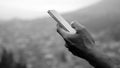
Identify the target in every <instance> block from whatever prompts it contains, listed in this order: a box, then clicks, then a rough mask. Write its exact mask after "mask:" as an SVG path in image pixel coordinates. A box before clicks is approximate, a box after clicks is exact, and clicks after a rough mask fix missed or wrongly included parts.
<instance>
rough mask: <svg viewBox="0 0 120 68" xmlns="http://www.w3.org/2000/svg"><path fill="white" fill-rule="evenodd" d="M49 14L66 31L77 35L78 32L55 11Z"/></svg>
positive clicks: (49, 11)
mask: <svg viewBox="0 0 120 68" xmlns="http://www.w3.org/2000/svg"><path fill="white" fill-rule="evenodd" d="M48 14H49V15H50V16H51V17H52V18H53V19H54V20H55V21H56V22H57V23H58V24H59V25H61V26H62V27H63V28H64V29H66V30H67V31H68V32H70V33H72V34H75V33H76V30H75V29H73V28H72V27H71V25H70V24H69V23H68V22H67V21H66V20H65V19H64V18H63V17H62V16H61V15H60V14H59V13H57V12H56V11H55V10H48Z"/></svg>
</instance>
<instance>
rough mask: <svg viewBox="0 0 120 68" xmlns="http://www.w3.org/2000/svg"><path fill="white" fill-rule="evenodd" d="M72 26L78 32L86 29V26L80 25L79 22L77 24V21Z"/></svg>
mask: <svg viewBox="0 0 120 68" xmlns="http://www.w3.org/2000/svg"><path fill="white" fill-rule="evenodd" d="M71 26H72V27H73V28H74V29H75V30H77V31H78V30H81V29H83V28H85V26H83V25H82V24H80V23H79V22H76V21H72V22H71Z"/></svg>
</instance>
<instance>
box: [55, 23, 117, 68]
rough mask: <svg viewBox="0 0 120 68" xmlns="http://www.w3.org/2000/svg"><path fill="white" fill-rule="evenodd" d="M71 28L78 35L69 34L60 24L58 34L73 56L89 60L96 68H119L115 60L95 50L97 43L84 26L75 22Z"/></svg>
mask: <svg viewBox="0 0 120 68" xmlns="http://www.w3.org/2000/svg"><path fill="white" fill-rule="evenodd" d="M71 26H72V27H73V28H74V29H75V30H76V31H77V32H76V34H71V33H69V32H68V31H66V30H65V29H63V27H62V26H60V25H59V24H58V25H57V32H58V33H59V34H60V35H61V36H62V38H63V39H64V41H65V42H66V44H65V46H66V48H68V50H69V51H70V52H71V53H72V54H73V55H75V56H78V57H80V58H83V59H85V60H87V61H88V62H89V63H90V64H91V65H92V66H93V67H95V68H119V67H118V64H116V61H115V60H113V59H111V58H110V57H108V56H107V55H105V54H104V53H102V52H100V51H98V50H97V49H95V47H94V46H95V41H94V39H93V38H92V36H91V35H90V33H89V32H88V31H87V30H86V28H85V27H84V26H83V25H81V24H79V23H77V22H73V23H72V24H71Z"/></svg>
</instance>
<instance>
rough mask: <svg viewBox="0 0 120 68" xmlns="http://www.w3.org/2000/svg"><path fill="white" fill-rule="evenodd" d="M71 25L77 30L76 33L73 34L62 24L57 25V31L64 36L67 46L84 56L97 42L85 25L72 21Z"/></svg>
mask: <svg viewBox="0 0 120 68" xmlns="http://www.w3.org/2000/svg"><path fill="white" fill-rule="evenodd" d="M71 26H72V27H73V28H74V29H75V30H76V33H75V34H71V33H70V32H68V31H66V30H65V29H63V28H62V26H60V25H57V32H58V33H59V34H60V35H61V36H62V37H63V39H64V40H65V42H66V47H67V48H68V49H69V50H70V51H71V52H72V53H73V54H74V55H76V56H79V57H82V58H84V57H83V55H84V54H85V53H88V52H89V51H90V50H92V48H93V44H94V43H95V42H94V40H93V38H92V36H91V35H90V34H89V32H88V31H87V30H86V28H85V27H84V26H83V25H81V24H80V23H78V22H72V23H71Z"/></svg>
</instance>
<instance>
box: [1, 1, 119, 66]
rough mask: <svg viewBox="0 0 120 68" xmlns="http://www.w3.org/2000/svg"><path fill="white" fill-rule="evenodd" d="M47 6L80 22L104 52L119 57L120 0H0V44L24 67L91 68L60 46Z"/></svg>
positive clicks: (70, 19) (68, 19) (61, 43)
mask: <svg viewBox="0 0 120 68" xmlns="http://www.w3.org/2000/svg"><path fill="white" fill-rule="evenodd" d="M51 9H55V10H56V11H58V12H59V13H60V14H61V15H62V16H63V17H64V18H65V19H66V20H67V21H69V22H70V21H74V20H75V21H78V22H79V23H81V24H83V25H84V26H85V27H86V28H87V29H88V31H89V32H90V33H91V34H92V36H93V37H94V39H95V41H96V48H99V49H100V50H102V51H103V52H105V53H106V55H108V56H110V57H112V58H119V57H120V42H119V41H120V0H0V46H1V47H5V48H6V49H8V50H11V51H12V52H13V53H15V54H16V55H15V56H22V59H24V62H26V65H27V67H28V68H92V66H91V65H89V63H88V62H87V61H85V60H83V59H81V58H78V57H76V56H73V55H72V54H71V53H70V52H69V51H68V50H67V49H66V48H65V47H64V44H65V42H64V40H63V39H62V38H61V36H60V35H59V34H58V33H57V32H56V22H55V21H54V20H53V19H52V18H51V17H50V16H49V15H48V13H47V11H48V10H51Z"/></svg>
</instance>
